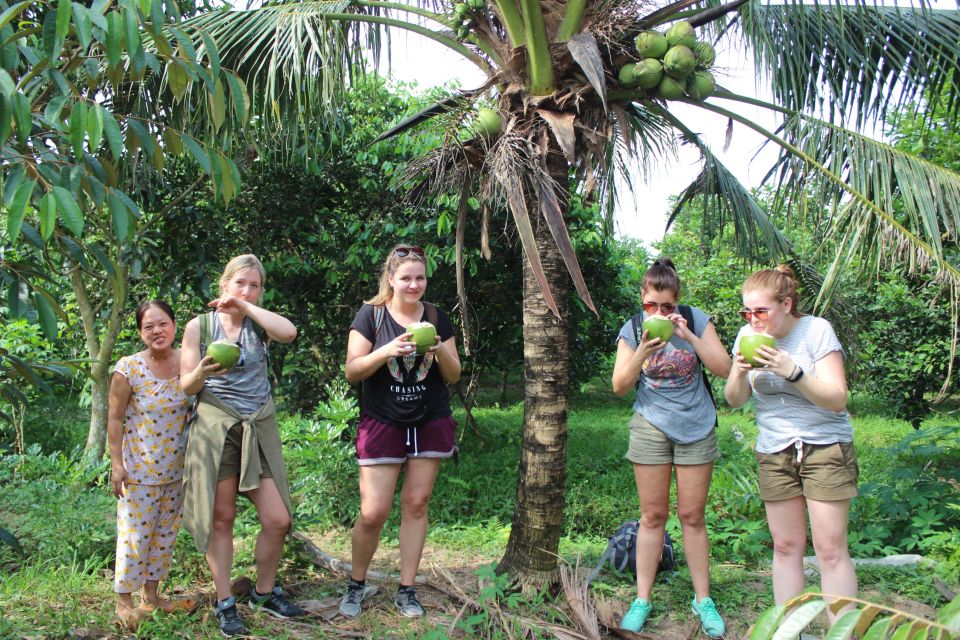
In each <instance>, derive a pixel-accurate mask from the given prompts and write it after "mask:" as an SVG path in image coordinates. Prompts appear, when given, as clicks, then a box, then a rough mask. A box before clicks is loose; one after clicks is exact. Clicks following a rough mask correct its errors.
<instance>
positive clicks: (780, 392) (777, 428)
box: [732, 316, 853, 453]
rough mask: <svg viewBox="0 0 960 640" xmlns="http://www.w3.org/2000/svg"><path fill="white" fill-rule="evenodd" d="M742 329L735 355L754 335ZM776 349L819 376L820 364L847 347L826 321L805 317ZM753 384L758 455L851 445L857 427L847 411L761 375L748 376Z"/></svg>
mask: <svg viewBox="0 0 960 640" xmlns="http://www.w3.org/2000/svg"><path fill="white" fill-rule="evenodd" d="M751 332H752V331H751V330H750V327H749V326H744V327H741V328H740V333H738V334H737V339H736V341H735V342H734V343H733V351H732V353H733V354H736V353H737V351H738V350H739V348H740V338H741V336H743V335H745V334H748V333H751ZM777 349H778V350H781V351H783V350H786V351H787V352H788V353H789V354H790V357H791V358H792V359H793V361H794V362H795V363H796V364H798V365H800V367H801V368H802V369H803V373H804V375H805V376H811V377H813V378H816V377H817V365H816V363H817V361H818V360H821V359H822V358H824V357H826V356H827V355H828V354H830V353H832V352H834V351H839V352H840V354H841V355H843V347H841V346H840V341H839V340H838V339H837V334H836V333H835V332H834V331H833V327H832V326H830V323H829V322H828V321H827V320H825V319H824V318H818V317H816V316H801V317H800V318H798V319H797V324H796V326H794V328H793V331H791V332H790V334H789V335H787V336H786V337H784V338H781V339H778V340H777ZM750 385H751V386H752V387H753V394H754V398H755V400H756V405H757V430H758V432H759V434H758V436H757V451H758V452H760V453H776V452H778V451H783V450H784V449H786V448H787V447H789V446H791V445H793V444H795V443H796V442H797V441H798V440H799V441H801V442H804V443H806V444H833V443H834V442H853V426H852V425H851V424H850V416H849V414H848V413H847V412H846V410H844V411H840V412H834V411H830V410H829V409H823V408H821V407H818V406H817V405H815V404H813V403H812V402H810V401H809V400H807V399H806V398H805V397H803V395H802V394H801V393H800V392H799V391H797V389H796V388H795V387H794V384H793V383H792V382H787V381H786V380H784V379H783V378H781V377H780V376H778V375H776V374H773V373H770V372H767V371H762V370H757V371H751V372H750Z"/></svg>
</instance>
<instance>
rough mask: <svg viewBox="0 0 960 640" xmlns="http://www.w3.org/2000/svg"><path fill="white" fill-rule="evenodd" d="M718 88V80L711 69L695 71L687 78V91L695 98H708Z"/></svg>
mask: <svg viewBox="0 0 960 640" xmlns="http://www.w3.org/2000/svg"><path fill="white" fill-rule="evenodd" d="M716 90H717V81H716V80H715V79H714V77H713V74H712V73H710V72H709V71H694V72H693V75H692V76H690V77H689V78H687V93H688V94H689V95H690V97H691V98H693V99H694V100H706V99H707V98H709V97H710V96H712V95H713V92H714V91H716Z"/></svg>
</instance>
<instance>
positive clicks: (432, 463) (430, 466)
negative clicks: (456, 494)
mask: <svg viewBox="0 0 960 640" xmlns="http://www.w3.org/2000/svg"><path fill="white" fill-rule="evenodd" d="M439 471H440V459H439V458H412V459H409V460H407V472H406V475H405V477H404V479H403V489H402V490H401V492H400V505H401V511H400V513H401V519H400V584H405V585H413V582H414V580H415V579H416V577H417V569H418V568H419V567H420V558H421V557H422V556H423V543H424V542H425V541H426V539H427V528H428V527H429V523H430V518H429V514H428V511H427V507H428V506H429V504H430V496H431V494H432V493H433V483H434V481H435V480H436V478H437V472H439Z"/></svg>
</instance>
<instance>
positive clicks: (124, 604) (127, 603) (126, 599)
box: [116, 593, 134, 615]
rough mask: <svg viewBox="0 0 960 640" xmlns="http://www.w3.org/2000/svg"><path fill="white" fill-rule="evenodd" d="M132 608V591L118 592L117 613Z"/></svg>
mask: <svg viewBox="0 0 960 640" xmlns="http://www.w3.org/2000/svg"><path fill="white" fill-rule="evenodd" d="M133 608H134V604H133V594H132V593H118V594H117V609H116V611H117V615H122V614H123V613H124V612H125V611H130V610H131V609H133Z"/></svg>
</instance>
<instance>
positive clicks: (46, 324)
mask: <svg viewBox="0 0 960 640" xmlns="http://www.w3.org/2000/svg"><path fill="white" fill-rule="evenodd" d="M47 295H49V294H47ZM33 306H34V307H35V308H36V310H37V319H38V320H39V321H40V328H41V329H42V330H43V335H45V336H46V337H47V340H50V341H51V342H52V341H54V340H56V339H57V333H58V332H57V314H56V311H54V307H53V306H52V305H51V303H50V300H48V299H47V297H46V296H44V295H43V294H42V293H40V292H38V291H34V293H33Z"/></svg>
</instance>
